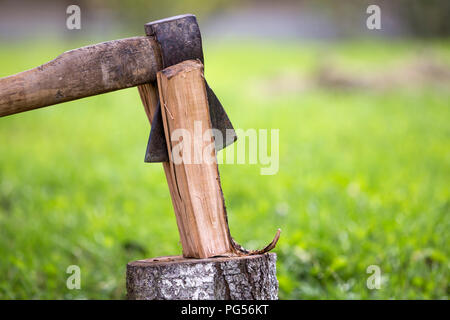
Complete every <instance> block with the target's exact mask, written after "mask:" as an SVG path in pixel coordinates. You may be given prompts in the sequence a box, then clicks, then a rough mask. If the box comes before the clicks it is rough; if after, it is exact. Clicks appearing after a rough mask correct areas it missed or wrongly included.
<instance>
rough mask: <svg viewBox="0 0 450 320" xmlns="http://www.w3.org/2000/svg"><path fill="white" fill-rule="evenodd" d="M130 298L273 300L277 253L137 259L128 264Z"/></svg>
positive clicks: (274, 295)
mask: <svg viewBox="0 0 450 320" xmlns="http://www.w3.org/2000/svg"><path fill="white" fill-rule="evenodd" d="M127 297H128V299H131V300H276V299H278V281H277V278H276V254H275V253H265V254H259V255H250V256H241V257H219V258H208V259H186V258H183V257H181V256H170V257H160V258H154V259H146V260H137V261H133V262H130V263H128V265H127Z"/></svg>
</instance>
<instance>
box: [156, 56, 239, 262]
mask: <svg viewBox="0 0 450 320" xmlns="http://www.w3.org/2000/svg"><path fill="white" fill-rule="evenodd" d="M157 80H158V89H159V98H160V103H161V113H162V118H163V124H164V132H165V135H166V142H167V148H168V153H169V159H170V178H171V179H172V181H171V185H172V186H173V187H175V192H173V193H172V196H173V197H175V198H174V199H173V202H174V205H175V207H176V210H175V215H176V216H177V223H178V227H179V231H180V238H181V244H182V247H183V256H184V257H191V258H208V257H213V256H218V255H232V254H233V253H235V251H234V248H233V244H232V240H231V236H230V233H229V228H228V222H227V217H226V211H225V206H224V199H223V195H222V189H221V186H220V178H219V171H218V167H217V162H216V161H214V162H211V161H209V160H211V158H209V157H210V156H212V157H213V158H214V159H215V151H214V148H212V150H211V149H208V148H209V147H211V145H214V143H213V142H214V140H213V139H214V137H213V135H212V131H211V120H210V115H209V107H208V98H207V94H206V88H205V81H204V78H203V65H202V64H201V62H199V61H193V60H188V61H184V62H182V63H179V64H177V65H174V66H171V67H169V68H166V69H164V70H162V71H160V72H158V74H157ZM196 126H197V127H196ZM198 127H200V128H201V130H198ZM176 130H182V131H179V132H182V133H183V132H184V133H185V134H186V136H182V138H181V139H180V137H179V136H176V135H175V133H176ZM174 135H175V136H174ZM182 139H184V140H182ZM179 143H183V145H182V147H181V148H180V146H178V149H177V150H181V153H177V154H175V153H174V154H172V150H173V149H174V147H175V146H176V145H178V144H179ZM205 150H209V153H208V152H206V153H205V152H204V151H205ZM204 153H205V154H204ZM181 154H183V155H186V154H189V155H190V156H188V157H186V158H183V161H181V163H180V161H177V159H175V157H177V156H180V155H181ZM205 156H208V157H205ZM206 158H208V159H206Z"/></svg>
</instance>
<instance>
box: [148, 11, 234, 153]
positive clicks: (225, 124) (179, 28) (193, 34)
mask: <svg viewBox="0 0 450 320" xmlns="http://www.w3.org/2000/svg"><path fill="white" fill-rule="evenodd" d="M145 33H146V34H147V35H148V36H154V37H155V38H156V40H157V41H158V43H159V45H160V48H161V55H162V57H161V59H162V64H163V68H167V67H169V66H172V65H175V64H177V63H180V62H182V61H185V60H196V59H198V60H200V61H201V62H202V63H203V64H204V61H203V49H202V38H201V35H200V28H199V26H198V24H197V19H196V18H195V16H194V15H192V14H187V15H181V16H176V17H171V18H167V19H162V20H158V21H154V22H150V23H147V24H146V25H145ZM205 86H206V92H207V95H208V105H209V114H210V117H211V125H212V128H213V129H217V131H216V130H214V139H215V140H214V141H215V148H216V151H219V150H221V149H223V148H225V147H226V146H228V145H229V144H232V143H233V142H235V141H236V139H237V136H236V132H235V131H234V128H233V125H232V124H231V121H230V119H229V118H228V116H227V114H226V112H225V110H224V109H223V107H222V104H221V103H220V101H219V99H217V96H216V95H215V94H214V92H213V91H212V89H211V88H210V87H209V85H208V83H207V82H206V81H205ZM188 112H189V110H188ZM218 132H220V133H221V134H219V133H218ZM166 143H167V142H166V138H165V135H164V126H163V123H162V115H161V107H160V105H159V103H158V108H157V110H156V112H155V115H154V117H153V120H152V128H151V131H150V138H149V141H148V144H147V151H146V154H145V162H166V161H169V155H168V153H167V144H166Z"/></svg>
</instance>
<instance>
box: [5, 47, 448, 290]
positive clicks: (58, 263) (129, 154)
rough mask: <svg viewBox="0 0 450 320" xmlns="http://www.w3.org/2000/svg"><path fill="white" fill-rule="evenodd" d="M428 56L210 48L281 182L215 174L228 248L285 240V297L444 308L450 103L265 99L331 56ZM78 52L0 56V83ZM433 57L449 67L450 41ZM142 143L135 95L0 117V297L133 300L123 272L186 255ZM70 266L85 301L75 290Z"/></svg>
mask: <svg viewBox="0 0 450 320" xmlns="http://www.w3.org/2000/svg"><path fill="white" fill-rule="evenodd" d="M423 45H424V44H423V43H414V42H410V43H408V42H400V43H387V42H379V43H367V42H351V43H341V44H331V45H324V44H314V43H308V44H297V45H292V44H282V45H281V46H280V45H277V44H272V43H246V44H243V43H242V44H230V43H224V44H209V43H207V44H206V53H205V54H206V56H207V65H206V72H207V77H208V79H209V82H210V84H211V85H212V87H213V88H214V89H215V91H216V93H217V94H218V96H219V97H220V98H221V100H222V103H223V105H224V106H225V108H226V109H227V111H228V113H229V116H230V118H231V119H232V121H233V124H234V125H235V127H238V128H243V129H248V128H256V129H261V128H268V129H271V128H275V129H277V128H278V129H280V169H279V172H278V174H276V175H273V176H262V175H260V166H259V165H237V164H236V165H229V164H228V165H227V164H224V165H221V166H220V170H221V178H222V183H223V190H224V194H225V199H226V203H227V207H228V209H229V220H230V227H231V232H232V234H233V237H234V238H235V239H236V240H237V241H238V242H239V243H241V244H242V245H244V247H248V248H251V249H253V248H258V247H261V246H263V245H264V244H266V243H267V242H269V241H270V240H271V238H272V237H273V235H274V233H275V231H276V229H277V228H278V227H280V228H281V229H282V230H283V232H282V236H281V239H280V241H279V244H278V246H277V248H276V249H275V252H276V253H277V254H278V264H277V267H278V279H279V283H280V298H283V299H380V298H383V299H391V298H394V299H405V298H416V299H427V298H440V299H448V296H449V290H450V289H449V267H450V262H449V254H450V250H449V245H450V240H449V236H448V234H449V232H448V230H450V216H449V214H450V207H449V206H450V203H449V198H450V188H449V185H450V183H449V181H450V124H449V119H450V108H449V102H450V92H449V91H448V90H445V89H443V88H435V87H433V86H421V87H419V88H418V89H414V90H412V89H406V88H403V89H402V88H393V89H392V90H386V91H379V90H347V91H342V90H331V89H326V88H320V87H312V88H309V89H307V90H303V91H295V90H293V91H290V92H282V93H280V94H276V92H269V91H262V90H260V89H258V88H260V87H259V85H258V84H259V83H261V81H263V82H264V81H265V82H268V83H270V81H271V79H274V78H276V76H277V75H279V74H282V73H283V72H291V73H292V72H295V73H298V74H302V75H305V76H312V75H313V74H314V72H315V70H316V69H317V68H318V66H320V64H321V62H322V60H323V59H331V60H333V61H335V62H336V63H338V64H339V66H340V68H344V69H348V70H353V71H356V72H359V73H364V72H371V70H380V69H383V68H386V67H389V66H391V65H394V64H395V63H396V62H398V61H402V60H403V59H407V58H408V57H410V56H411V55H412V54H413V52H415V51H416V50H419V49H420V48H421V47H422V46H423ZM76 46H78V44H70V43H66V44H63V45H60V46H59V47H58V46H55V45H48V46H44V45H37V46H33V45H29V46H10V47H8V48H6V49H3V48H2V52H1V53H0V76H6V75H9V74H11V73H15V72H19V71H22V70H24V69H25V68H30V67H33V66H35V65H37V64H40V63H43V62H45V61H46V60H48V59H51V58H53V57H54V56H55V55H56V54H57V53H59V52H60V51H62V50H67V49H70V48H72V47H76ZM426 46H427V50H430V51H432V52H433V53H434V54H435V55H436V56H439V57H441V58H442V59H443V60H445V61H447V62H448V61H450V43H449V42H434V43H426ZM274 85H276V84H274ZM148 134H149V125H148V122H147V119H146V117H145V114H144V111H143V108H142V106H141V102H140V100H139V97H138V94H137V91H136V89H135V88H132V89H128V90H123V91H120V92H114V93H110V94H106V95H102V96H97V97H92V98H87V99H83V100H79V101H73V102H69V103H66V104H64V105H60V106H57V107H50V108H46V109H41V110H38V111H33V112H29V113H24V114H19V115H15V116H11V117H7V118H2V119H0V143H1V144H0V145H1V147H0V298H2V299H11V298H20V299H22V298H27V299H72V298H77V299H80V298H81V299H82V298H88V299H107V298H124V296H125V288H124V285H125V283H124V279H125V277H124V274H125V266H126V263H127V262H129V261H131V260H135V259H142V258H147V257H154V256H159V255H171V254H179V253H180V251H181V249H180V244H179V243H178V240H179V238H178V233H177V227H176V223H175V218H174V214H173V211H172V207H171V201H170V197H169V192H168V187H167V184H166V181H165V177H164V173H163V170H162V167H161V165H160V164H145V163H144V162H143V158H144V151H145V147H146V143H147V138H148ZM74 264H75V265H79V266H80V268H81V290H68V289H67V288H66V279H67V277H68V275H67V274H66V269H67V267H68V266H69V265H74ZM369 265H378V266H379V267H380V268H381V272H382V276H383V277H382V279H383V281H382V285H381V289H380V290H369V289H368V288H367V287H366V280H367V277H368V276H369V275H368V274H367V273H366V268H367V267H368V266H369Z"/></svg>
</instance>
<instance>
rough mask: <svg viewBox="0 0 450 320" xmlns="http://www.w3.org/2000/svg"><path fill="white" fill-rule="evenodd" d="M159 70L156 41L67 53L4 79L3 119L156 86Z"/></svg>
mask: <svg viewBox="0 0 450 320" xmlns="http://www.w3.org/2000/svg"><path fill="white" fill-rule="evenodd" d="M161 68H162V62H161V55H160V51H159V45H158V44H157V42H156V40H155V39H154V38H153V37H147V36H143V37H133V38H127V39H120V40H113V41H108V42H103V43H99V44H96V45H91V46H86V47H82V48H79V49H75V50H71V51H67V52H65V53H63V54H61V55H60V56H58V57H57V58H56V59H54V60H52V61H50V62H48V63H46V64H43V65H41V66H39V67H37V68H34V69H30V70H27V71H24V72H21V73H18V74H15V75H12V76H9V77H5V78H0V117H3V116H7V115H11V114H15V113H19V112H23V111H28V110H33V109H37V108H41V107H45V106H50V105H53V104H57V103H61V102H65V101H70V100H75V99H79V98H83V97H88V96H93V95H97V94H101V93H105V92H110V91H114V90H118V89H123V88H128V87H133V86H137V85H140V84H143V83H148V82H152V81H155V80H156V72H157V71H158V70H160V69H161Z"/></svg>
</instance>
